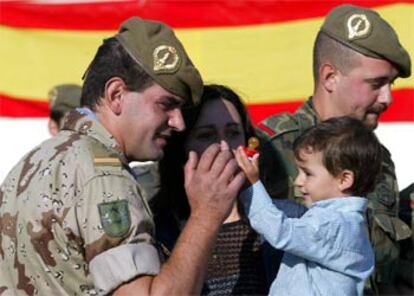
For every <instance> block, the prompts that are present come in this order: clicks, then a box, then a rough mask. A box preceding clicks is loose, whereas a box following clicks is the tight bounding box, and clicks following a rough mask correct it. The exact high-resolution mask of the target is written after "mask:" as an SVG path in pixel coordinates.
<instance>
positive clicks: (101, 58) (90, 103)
mask: <svg viewBox="0 0 414 296" xmlns="http://www.w3.org/2000/svg"><path fill="white" fill-rule="evenodd" d="M112 77H120V78H122V80H124V82H125V84H126V85H127V87H128V89H129V90H130V91H138V92H140V91H143V90H145V89H146V88H148V87H149V86H151V85H152V84H153V82H154V81H153V79H152V78H151V77H150V76H149V75H148V74H147V73H146V72H145V71H144V70H143V69H142V68H141V67H140V66H139V65H138V64H137V62H135V61H134V60H133V59H132V57H131V56H130V55H129V54H128V53H127V52H126V51H125V49H124V48H123V47H122V45H121V44H120V43H119V42H118V40H116V39H115V38H114V37H111V38H108V39H106V40H104V42H103V44H102V45H101V46H100V47H99V48H98V51H97V53H96V55H95V57H94V58H93V60H92V62H91V64H90V65H89V68H88V69H87V70H86V72H85V76H84V83H83V88H82V96H81V105H82V106H87V107H89V108H91V109H92V110H94V109H95V106H96V105H98V104H99V100H100V98H101V97H103V95H104V91H105V84H106V82H107V81H108V80H109V79H110V78H112Z"/></svg>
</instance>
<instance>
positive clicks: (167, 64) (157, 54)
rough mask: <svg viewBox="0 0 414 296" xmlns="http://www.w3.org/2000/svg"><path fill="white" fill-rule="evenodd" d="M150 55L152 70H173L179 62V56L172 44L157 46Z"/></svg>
mask: <svg viewBox="0 0 414 296" xmlns="http://www.w3.org/2000/svg"><path fill="white" fill-rule="evenodd" d="M152 56H153V58H154V72H156V73H157V72H169V73H173V72H175V71H176V70H177V69H178V67H179V63H180V57H179V56H178V53H177V50H176V49H175V47H173V46H168V45H160V46H157V47H156V48H155V49H154V51H153V53H152Z"/></svg>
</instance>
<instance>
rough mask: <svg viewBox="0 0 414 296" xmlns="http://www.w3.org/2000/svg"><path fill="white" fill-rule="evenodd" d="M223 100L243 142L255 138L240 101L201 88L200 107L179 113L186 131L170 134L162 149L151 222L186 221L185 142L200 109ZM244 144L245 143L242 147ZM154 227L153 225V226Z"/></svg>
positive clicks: (217, 88)
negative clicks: (231, 111)
mask: <svg viewBox="0 0 414 296" xmlns="http://www.w3.org/2000/svg"><path fill="white" fill-rule="evenodd" d="M221 98H222V99H224V100H227V101H229V102H231V103H232V104H233V105H234V106H235V108H236V110H237V112H238V113H239V115H240V118H241V122H242V126H243V131H244V135H245V139H246V141H247V139H248V138H249V137H252V136H254V135H255V132H254V128H253V125H252V123H251V121H250V118H249V116H248V113H247V111H246V108H245V106H244V105H243V103H242V101H241V99H240V97H239V96H238V95H237V94H236V93H235V92H234V91H233V90H231V89H230V88H228V87H226V86H223V85H205V86H204V89H203V95H202V96H201V99H200V103H199V104H197V105H194V106H189V107H187V108H184V109H183V118H184V122H185V125H186V130H185V131H184V132H181V133H174V134H173V136H172V137H171V139H170V140H169V142H168V144H167V146H166V147H165V149H164V152H165V153H164V157H163V159H162V160H161V161H160V163H159V172H160V180H161V189H160V191H159V193H158V194H157V195H156V196H155V197H154V199H153V200H152V201H151V207H152V209H153V212H154V215H155V220H156V221H158V223H161V224H162V222H159V219H164V218H165V217H166V216H168V215H172V214H174V215H175V217H174V218H175V219H177V220H182V219H186V218H188V215H189V213H190V208H189V204H188V201H187V195H186V193H185V189H184V171H183V166H184V164H185V162H186V160H187V155H186V154H185V148H184V146H185V142H186V140H187V137H188V136H189V134H190V133H191V130H192V129H193V127H194V126H195V124H196V122H197V119H198V118H199V116H200V113H201V111H202V109H203V107H204V105H205V104H206V103H207V102H209V101H213V100H218V99H221ZM245 144H246V143H245ZM156 224H157V223H156Z"/></svg>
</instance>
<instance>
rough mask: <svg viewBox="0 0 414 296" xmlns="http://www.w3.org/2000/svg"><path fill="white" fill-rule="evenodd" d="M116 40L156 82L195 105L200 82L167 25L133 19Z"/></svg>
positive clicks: (201, 85) (180, 45)
mask: <svg viewBox="0 0 414 296" xmlns="http://www.w3.org/2000/svg"><path fill="white" fill-rule="evenodd" d="M115 38H116V39H117V40H118V41H119V42H120V43H121V45H122V46H123V47H124V48H125V50H126V51H127V52H128V53H129V55H130V56H131V57H132V58H133V59H134V60H135V61H136V62H137V63H138V64H139V65H140V66H141V67H142V69H143V70H144V71H145V72H146V73H147V74H148V75H150V76H151V77H152V78H153V79H154V81H155V82H156V83H158V84H159V85H161V86H162V87H163V88H164V89H166V90H168V91H169V92H171V93H173V94H175V95H177V96H179V97H181V98H184V99H185V100H187V101H192V102H193V103H197V102H198V101H199V100H200V97H201V94H202V90H203V81H202V79H201V76H200V73H199V72H198V70H197V69H196V68H195V66H194V65H193V63H192V62H191V60H190V58H189V56H188V55H187V53H186V51H185V50H184V47H183V45H182V44H181V42H180V41H179V40H178V38H177V37H176V36H175V34H174V32H173V30H172V29H171V28H170V27H168V26H167V25H165V24H163V23H160V22H155V21H150V20H143V19H141V18H139V17H132V18H130V19H128V20H126V21H125V22H124V23H122V24H121V27H120V29H119V32H118V34H117V35H115Z"/></svg>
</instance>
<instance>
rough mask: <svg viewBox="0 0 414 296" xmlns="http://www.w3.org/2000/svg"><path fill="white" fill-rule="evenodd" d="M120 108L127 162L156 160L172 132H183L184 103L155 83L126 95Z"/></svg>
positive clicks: (160, 155)
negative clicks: (182, 107)
mask: <svg viewBox="0 0 414 296" xmlns="http://www.w3.org/2000/svg"><path fill="white" fill-rule="evenodd" d="M125 96H126V97H125V100H124V106H123V114H122V116H123V121H122V126H123V127H122V129H121V130H122V131H123V142H124V150H125V154H126V156H127V158H128V159H129V160H159V159H161V158H162V156H163V155H164V152H163V148H164V146H165V145H166V144H167V141H168V139H169V138H170V137H171V133H172V131H183V130H184V128H185V124H184V120H183V117H182V113H181V106H182V104H183V102H184V100H183V99H182V98H179V97H177V96H175V95H173V94H171V93H170V92H168V91H167V90H165V89H163V88H162V87H161V86H160V85H158V84H156V83H154V84H153V85H152V86H150V87H148V88H147V89H145V90H144V91H142V92H133V91H128V92H127V94H126V95H125Z"/></svg>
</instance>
